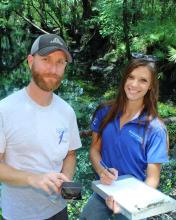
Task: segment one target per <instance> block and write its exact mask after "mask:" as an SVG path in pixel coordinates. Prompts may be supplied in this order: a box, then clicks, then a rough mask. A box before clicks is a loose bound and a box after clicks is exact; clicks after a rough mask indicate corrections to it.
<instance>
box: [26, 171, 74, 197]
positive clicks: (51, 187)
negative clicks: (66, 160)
mask: <svg viewBox="0 0 176 220" xmlns="http://www.w3.org/2000/svg"><path fill="white" fill-rule="evenodd" d="M65 181H66V182H69V181H70V179H68V177H66V176H65V175H64V174H63V173H56V172H52V173H45V174H31V175H29V177H28V183H29V185H30V186H32V187H34V188H36V189H42V190H44V191H45V192H46V193H48V194H52V193H53V192H56V193H60V191H61V185H62V183H63V182H65Z"/></svg>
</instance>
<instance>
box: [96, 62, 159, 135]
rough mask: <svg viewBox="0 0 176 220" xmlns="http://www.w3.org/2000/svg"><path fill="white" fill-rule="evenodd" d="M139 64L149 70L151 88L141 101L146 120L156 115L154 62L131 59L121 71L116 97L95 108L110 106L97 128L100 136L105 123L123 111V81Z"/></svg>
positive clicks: (124, 106)
mask: <svg viewBox="0 0 176 220" xmlns="http://www.w3.org/2000/svg"><path fill="white" fill-rule="evenodd" d="M140 66H143V67H147V68H148V70H149V71H150V72H151V89H149V90H148V91H147V93H146V95H145V96H144V103H143V105H144V110H145V112H146V114H147V121H148V122H149V121H150V120H151V119H152V118H154V117H158V111H157V101H158V94H159V83H158V79H157V74H156V67H155V64H154V63H153V62H149V61H146V60H143V59H134V60H131V62H130V63H129V64H128V65H127V67H126V69H125V71H124V73H123V78H122V80H121V83H120V87H119V92H118V94H117V97H116V99H115V100H112V101H109V102H106V103H103V104H101V105H100V106H99V107H98V108H97V110H98V109H100V108H102V107H105V106H109V107H110V110H109V111H108V113H107V115H106V116H105V117H104V119H103V121H102V122H101V124H100V128H99V135H100V136H101V135H102V132H103V129H104V128H105V127H106V125H107V124H108V123H109V122H110V121H113V120H114V119H115V117H116V116H117V115H118V114H119V113H121V112H124V111H125V109H126V104H127V97H126V93H125V90H124V86H125V83H126V80H127V78H128V76H129V74H130V73H131V72H132V71H133V70H134V69H136V68H138V67H140ZM97 110H96V111H97Z"/></svg>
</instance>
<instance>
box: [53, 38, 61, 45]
mask: <svg viewBox="0 0 176 220" xmlns="http://www.w3.org/2000/svg"><path fill="white" fill-rule="evenodd" d="M50 43H51V44H61V45H63V43H62V42H61V41H60V40H59V39H58V38H56V37H55V38H54V39H53V40H51V41H50Z"/></svg>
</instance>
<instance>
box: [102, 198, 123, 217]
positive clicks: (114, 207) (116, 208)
mask: <svg viewBox="0 0 176 220" xmlns="http://www.w3.org/2000/svg"><path fill="white" fill-rule="evenodd" d="M105 201H106V205H107V206H108V208H109V209H111V210H112V211H113V213H114V214H117V213H120V206H119V205H118V204H117V202H116V201H115V200H114V198H113V196H108V197H107V198H106V200H105Z"/></svg>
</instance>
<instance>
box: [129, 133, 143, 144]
mask: <svg viewBox="0 0 176 220" xmlns="http://www.w3.org/2000/svg"><path fill="white" fill-rule="evenodd" d="M129 134H130V136H131V137H133V138H134V139H135V140H137V141H138V142H139V143H141V144H142V143H143V138H142V137H141V136H139V135H138V134H136V133H135V132H134V131H132V130H129Z"/></svg>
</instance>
